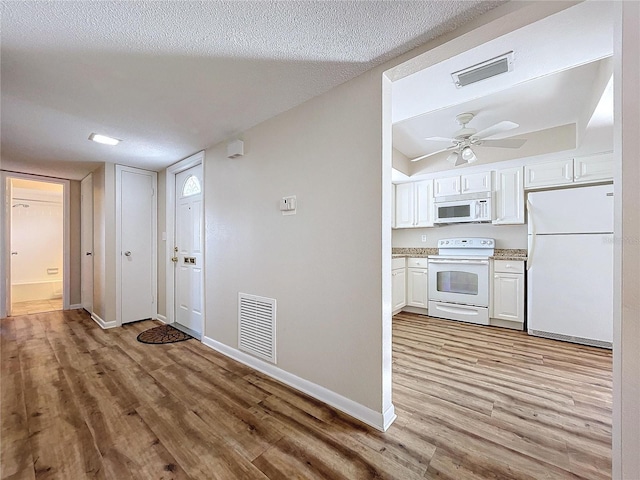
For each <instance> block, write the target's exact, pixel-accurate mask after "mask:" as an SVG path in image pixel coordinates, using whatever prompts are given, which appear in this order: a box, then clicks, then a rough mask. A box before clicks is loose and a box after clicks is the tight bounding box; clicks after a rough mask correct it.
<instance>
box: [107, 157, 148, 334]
mask: <svg viewBox="0 0 640 480" xmlns="http://www.w3.org/2000/svg"><path fill="white" fill-rule="evenodd" d="M122 172H131V173H144V174H149V175H151V176H152V179H153V205H154V208H153V209H152V212H151V215H152V216H151V225H152V226H151V228H152V241H151V245H152V247H151V255H152V260H151V266H152V267H151V268H152V272H151V278H152V279H153V280H152V282H153V283H152V286H151V290H152V292H155V293H154V295H153V297H154V302H153V310H154V311H153V312H151V318H153V319H155V318H157V317H158V174H157V173H156V172H152V171H151V170H143V169H140V168H133V167H125V166H124V165H116V257H117V259H118V260H117V261H116V326H118V327H121V326H122V293H121V291H120V285H122V258H121V256H122V228H121V225H122V182H121V175H122Z"/></svg>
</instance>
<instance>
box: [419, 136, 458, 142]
mask: <svg viewBox="0 0 640 480" xmlns="http://www.w3.org/2000/svg"><path fill="white" fill-rule="evenodd" d="M425 140H427V141H429V142H455V141H456V139H455V138H445V137H427V138H425Z"/></svg>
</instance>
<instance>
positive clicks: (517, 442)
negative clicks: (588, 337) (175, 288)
mask: <svg viewBox="0 0 640 480" xmlns="http://www.w3.org/2000/svg"><path fill="white" fill-rule="evenodd" d="M393 322H394V324H393V335H394V337H393V348H394V352H393V353H394V354H393V362H394V363H393V382H394V390H393V401H394V404H395V406H396V410H397V413H398V420H397V421H396V422H395V423H394V424H393V425H392V426H391V427H390V428H389V430H388V431H387V432H386V433H381V432H378V431H376V430H374V429H372V428H369V427H367V426H365V425H363V424H361V423H360V422H358V421H356V420H353V419H351V418H350V417H348V416H346V415H344V414H341V413H339V412H337V411H335V410H334V409H332V408H330V407H327V406H325V405H324V404H322V403H320V402H318V401H315V400H313V399H311V398H309V397H307V396H306V395H303V394H300V393H298V392H296V391H295V390H292V389H291V388H289V387H286V386H284V385H282V384H280V383H278V382H276V381H274V380H271V379H269V378H268V377H266V376H265V375H263V374H260V373H258V372H256V371H254V370H252V369H250V368H248V367H246V366H243V365H241V364H239V363H236V362H235V361H233V360H231V359H228V358H226V357H224V356H222V355H220V354H218V353H216V352H215V351H213V350H211V349H209V348H208V347H206V346H204V345H203V344H201V343H199V342H197V341H196V340H188V341H185V342H181V343H175V344H169V345H145V344H142V343H139V342H137V341H136V336H137V334H138V333H139V332H140V331H142V330H144V329H147V328H149V327H151V326H154V325H156V324H157V322H152V321H145V322H140V323H134V324H130V325H127V326H125V327H123V328H116V329H112V330H107V331H104V330H101V329H100V328H99V327H98V326H97V325H96V324H95V323H94V322H93V321H91V320H90V318H89V317H88V315H87V314H86V313H85V312H83V311H80V310H76V311H70V312H51V313H46V314H35V315H26V316H20V317H12V318H9V319H4V320H2V321H1V322H0V340H1V347H2V350H1V354H2V362H1V367H2V368H1V387H2V388H1V391H2V410H1V414H2V417H1V421H2V430H1V438H0V444H1V451H0V453H1V459H0V460H1V466H2V473H1V477H2V478H3V479H34V478H38V479H41V478H42V479H65V480H66V479H69V480H82V479H88V478H91V479H93V478H96V479H114V480H123V479H136V480H141V479H185V478H192V479H225V480H230V479H236V478H239V479H240V478H241V479H254V478H255V479H266V478H270V479H298V478H314V479H320V478H322V479H344V480H347V479H349V480H351V479H373V478H386V479H401V480H411V479H420V478H444V479H456V480H457V479H466V478H492V479H507V478H517V479H564V478H593V479H600V478H608V477H610V468H611V449H610V442H611V353H610V352H609V351H606V350H600V349H596V348H591V347H583V346H577V345H571V344H566V343H560V342H556V341H552V340H545V339H539V338H534V337H529V336H527V335H526V334H524V333H523V332H512V331H508V330H502V329H497V328H490V327H481V326H474V325H465V324H460V323H456V322H450V321H446V320H438V319H431V318H429V317H421V316H417V315H411V314H400V315H397V316H396V317H394V320H393Z"/></svg>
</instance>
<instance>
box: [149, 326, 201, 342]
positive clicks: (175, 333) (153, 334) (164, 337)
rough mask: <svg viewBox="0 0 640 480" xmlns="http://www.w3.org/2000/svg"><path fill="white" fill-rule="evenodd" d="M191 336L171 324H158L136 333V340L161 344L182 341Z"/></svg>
mask: <svg viewBox="0 0 640 480" xmlns="http://www.w3.org/2000/svg"><path fill="white" fill-rule="evenodd" d="M190 338H193V337H192V336H191V335H187V334H186V333H184V332H181V331H180V330H178V329H177V328H173V327H172V326H171V325H160V326H159V327H153V328H150V329H149V330H145V331H144V332H142V333H141V334H140V335H138V341H139V342H141V343H151V344H156V345H157V344H162V343H176V342H184V341H185V340H189V339H190Z"/></svg>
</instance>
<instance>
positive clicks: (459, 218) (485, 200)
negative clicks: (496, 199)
mask: <svg viewBox="0 0 640 480" xmlns="http://www.w3.org/2000/svg"><path fill="white" fill-rule="evenodd" d="M491 200H492V199H491V192H482V193H469V194H464V195H450V196H446V197H439V198H436V199H435V210H436V211H435V220H434V222H435V223H469V222H490V221H491V220H492V215H493V207H492V205H491Z"/></svg>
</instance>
